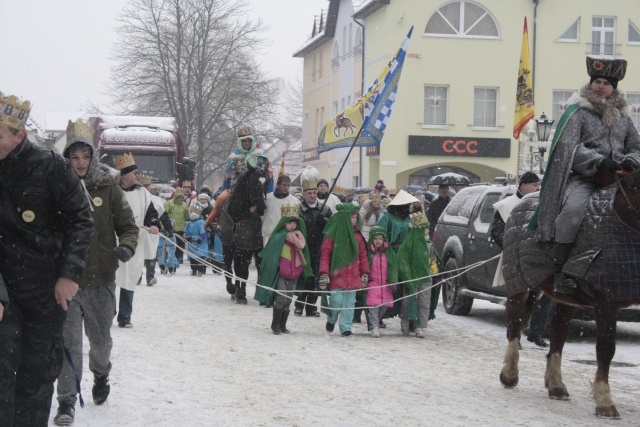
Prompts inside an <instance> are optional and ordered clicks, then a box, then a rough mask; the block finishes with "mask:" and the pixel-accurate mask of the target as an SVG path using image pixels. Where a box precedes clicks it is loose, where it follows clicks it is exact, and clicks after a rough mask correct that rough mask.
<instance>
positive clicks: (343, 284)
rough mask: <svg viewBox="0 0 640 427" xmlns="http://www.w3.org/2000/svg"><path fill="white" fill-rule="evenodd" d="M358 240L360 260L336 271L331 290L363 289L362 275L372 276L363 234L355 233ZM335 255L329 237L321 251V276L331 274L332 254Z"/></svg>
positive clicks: (331, 281) (331, 240)
mask: <svg viewBox="0 0 640 427" xmlns="http://www.w3.org/2000/svg"><path fill="white" fill-rule="evenodd" d="M355 235H356V239H357V240H358V248H359V250H358V259H357V260H356V261H355V262H353V263H352V264H349V265H347V266H346V267H344V268H341V269H340V270H338V271H335V272H334V273H333V275H332V276H331V279H330V282H329V289H330V290H331V289H360V288H362V277H361V276H362V275H363V274H367V275H370V274H371V270H370V269H369V260H368V257H367V245H366V243H365V241H364V237H362V233H360V232H359V231H356V232H355ZM332 253H333V239H332V238H331V237H327V238H326V239H324V242H323V243H322V248H321V249H320V274H329V270H330V268H329V267H330V265H331V254H332Z"/></svg>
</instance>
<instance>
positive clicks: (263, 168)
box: [222, 127, 273, 194]
mask: <svg viewBox="0 0 640 427" xmlns="http://www.w3.org/2000/svg"><path fill="white" fill-rule="evenodd" d="M237 135H238V140H237V148H236V150H235V151H234V152H233V154H232V155H230V156H229V160H228V161H227V169H226V171H225V180H224V182H223V184H222V188H223V189H224V190H229V191H230V192H233V190H235V188H236V182H237V181H238V178H240V175H242V174H243V173H244V172H245V171H246V170H247V165H249V166H251V167H252V168H254V169H257V170H258V171H259V172H260V176H261V177H262V178H264V182H263V186H264V193H265V194H267V193H270V192H272V191H273V171H272V170H271V164H270V163H269V160H268V159H267V156H266V155H265V154H264V153H263V152H262V150H260V149H259V148H257V147H256V139H255V137H254V136H253V131H252V130H251V128H248V127H242V128H240V129H238V133H237Z"/></svg>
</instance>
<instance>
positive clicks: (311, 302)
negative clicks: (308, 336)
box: [296, 277, 318, 316]
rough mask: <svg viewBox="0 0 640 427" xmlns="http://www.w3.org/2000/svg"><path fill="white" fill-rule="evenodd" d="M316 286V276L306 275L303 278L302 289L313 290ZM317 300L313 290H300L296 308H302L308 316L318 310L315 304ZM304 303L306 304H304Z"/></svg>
mask: <svg viewBox="0 0 640 427" xmlns="http://www.w3.org/2000/svg"><path fill="white" fill-rule="evenodd" d="M315 288H316V278H315V277H307V278H306V279H304V289H305V290H306V291H313V290H315ZM316 301H318V294H316V293H313V292H302V293H301V294H300V295H299V296H298V299H297V300H296V309H297V310H302V309H304V310H305V312H306V313H307V315H308V316H310V315H312V314H313V313H315V312H317V311H318V307H316V306H315V304H316ZM305 303H306V304H305Z"/></svg>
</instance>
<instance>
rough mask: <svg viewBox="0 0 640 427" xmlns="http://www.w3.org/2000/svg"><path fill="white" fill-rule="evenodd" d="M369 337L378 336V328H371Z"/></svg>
mask: <svg viewBox="0 0 640 427" xmlns="http://www.w3.org/2000/svg"><path fill="white" fill-rule="evenodd" d="M371 338H380V330H379V329H378V328H374V329H372V330H371Z"/></svg>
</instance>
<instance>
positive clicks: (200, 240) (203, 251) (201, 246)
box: [184, 205, 209, 277]
mask: <svg viewBox="0 0 640 427" xmlns="http://www.w3.org/2000/svg"><path fill="white" fill-rule="evenodd" d="M184 238H185V239H186V241H187V242H189V245H188V246H187V249H186V250H187V253H188V256H189V260H190V261H191V275H192V276H198V277H201V276H202V275H203V274H205V272H206V268H207V266H206V265H204V264H203V263H202V261H201V260H206V259H207V258H208V257H209V233H207V231H206V230H205V229H204V217H203V216H202V208H201V207H200V206H198V205H193V206H191V207H190V208H189V222H188V223H187V225H186V227H185V228H184Z"/></svg>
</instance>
